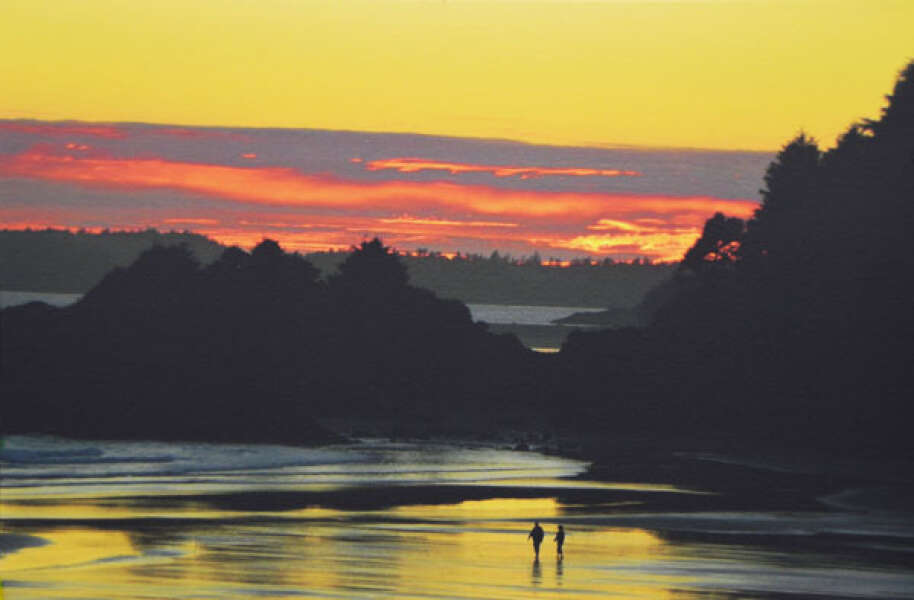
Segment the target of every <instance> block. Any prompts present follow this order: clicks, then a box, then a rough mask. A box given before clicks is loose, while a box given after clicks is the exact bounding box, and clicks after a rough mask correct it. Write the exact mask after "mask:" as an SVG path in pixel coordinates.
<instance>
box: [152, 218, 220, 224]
mask: <svg viewBox="0 0 914 600" xmlns="http://www.w3.org/2000/svg"><path fill="white" fill-rule="evenodd" d="M162 223H165V224H168V225H218V224H219V220H218V219H206V218H202V217H189V218H186V219H162Z"/></svg>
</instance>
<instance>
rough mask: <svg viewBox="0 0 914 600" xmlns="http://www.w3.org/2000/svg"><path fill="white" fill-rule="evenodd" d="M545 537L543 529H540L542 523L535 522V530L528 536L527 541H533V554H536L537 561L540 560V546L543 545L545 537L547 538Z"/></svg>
mask: <svg viewBox="0 0 914 600" xmlns="http://www.w3.org/2000/svg"><path fill="white" fill-rule="evenodd" d="M545 535H546V534H545V533H543V528H542V527H540V522H539V521H534V522H533V529H531V530H530V533H529V534H528V535H527V539H528V540H533V552H534V553H535V554H536V556H535V559H536V560H539V558H540V544H542V543H543V537H545Z"/></svg>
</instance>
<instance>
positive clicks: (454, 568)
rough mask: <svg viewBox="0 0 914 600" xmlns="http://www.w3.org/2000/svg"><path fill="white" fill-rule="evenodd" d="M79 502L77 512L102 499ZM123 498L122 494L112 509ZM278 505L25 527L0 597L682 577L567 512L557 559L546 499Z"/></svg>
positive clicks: (355, 590) (445, 588)
mask: <svg viewBox="0 0 914 600" xmlns="http://www.w3.org/2000/svg"><path fill="white" fill-rule="evenodd" d="M59 510H61V511H64V510H69V511H74V507H73V506H70V507H69V508H67V507H66V506H64V507H62V508H60V509H59ZM78 510H80V511H84V512H83V513H82V514H83V515H85V516H86V518H88V515H90V514H95V515H96V516H97V515H98V514H100V513H101V512H104V511H105V510H109V509H108V508H104V507H96V508H95V510H94V511H93V510H89V508H88V507H83V508H79V509H78ZM130 511H131V509H130V507H129V506H122V507H120V508H118V511H117V514H119V515H126V514H130ZM71 514H74V513H72V512H71ZM187 514H193V513H187ZM220 514H222V515H223V516H228V513H220ZM283 515H284V518H283V519H275V518H267V519H265V518H263V517H264V515H263V513H256V514H255V513H248V517H249V519H248V520H239V521H234V522H233V521H231V520H224V519H223V520H214V521H211V522H192V521H188V522H187V523H186V524H184V525H181V524H180V521H181V520H180V519H177V520H172V521H169V524H168V525H163V526H161V527H160V528H156V527H150V526H149V525H148V524H145V525H144V526H143V527H138V528H137V530H136V531H132V530H131V526H130V525H129V524H127V525H123V527H124V530H106V529H96V528H91V527H75V526H73V527H65V528H64V527H59V528H50V529H45V530H33V531H29V532H28V533H29V534H30V535H35V536H38V537H41V538H44V539H45V540H47V541H48V542H50V543H49V544H48V545H46V546H42V547H35V548H25V549H22V550H19V551H18V552H13V553H11V554H8V555H6V556H5V557H4V558H2V559H0V573H3V578H4V579H8V580H11V581H12V580H14V581H16V582H19V583H25V584H28V585H27V586H17V587H16V588H15V596H12V595H11V593H10V592H9V590H7V598H13V597H15V598H46V597H49V596H52V597H59V598H98V597H104V598H111V599H117V600H119V599H127V598H151V597H156V598H157V597H168V598H188V597H192V596H194V597H207V598H241V597H256V596H262V595H269V596H270V597H271V598H294V597H300V595H301V593H303V592H305V593H307V594H308V596H309V597H317V598H330V597H334V598H339V597H345V598H378V597H385V598H429V597H447V598H491V599H500V598H507V599H519V598H529V597H531V596H539V595H542V597H549V598H563V597H567V598H580V597H582V596H583V597H587V596H591V597H606V596H615V597H620V598H660V599H664V598H668V599H672V598H680V599H681V598H684V597H687V596H686V595H684V594H683V593H682V592H675V591H674V590H677V589H681V588H682V587H683V585H685V584H686V583H687V582H686V580H684V579H683V578H673V577H661V576H657V575H651V576H648V575H643V574H639V573H638V572H637V571H636V570H635V569H632V568H631V567H632V566H633V565H637V564H640V563H645V562H649V561H651V560H654V559H660V558H670V556H671V554H673V553H674V552H673V550H672V549H671V547H669V546H668V545H667V544H666V542H664V540H662V539H661V538H659V537H658V536H656V535H654V534H652V533H650V532H648V531H644V530H640V529H621V528H607V527H598V526H592V525H579V524H576V523H574V522H573V521H568V522H566V523H565V525H566V530H567V532H568V539H567V542H566V546H565V556H566V557H565V559H564V560H558V559H557V557H556V554H555V546H554V544H553V543H552V535H553V533H554V532H555V529H556V524H557V523H558V522H562V517H563V514H562V511H561V506H560V505H559V504H557V503H556V501H555V500H554V499H496V500H480V501H467V502H461V503H458V504H449V505H417V506H402V507H397V508H393V509H389V510H376V511H362V512H343V511H329V510H325V509H317V508H315V509H301V510H294V511H286V512H285V513H283ZM145 516H148V515H147V513H144V512H142V511H137V512H133V513H132V517H133V518H140V517H144V518H145ZM171 516H172V517H175V516H177V515H175V514H172V515H171ZM212 516H215V515H212ZM232 516H236V515H235V514H232ZM534 519H536V520H539V521H540V522H541V523H542V524H543V526H544V528H545V529H546V533H547V537H546V540H545V542H544V544H543V547H542V551H541V556H540V560H539V561H538V562H534V560H533V552H532V548H531V545H530V542H529V541H528V540H527V539H526V536H527V532H528V531H529V529H530V527H531V525H532V521H533V520H534ZM176 523H178V524H177V525H176ZM118 526H119V527H120V526H122V525H121V524H120V523H119V524H118ZM31 585H37V586H38V587H30V586H31Z"/></svg>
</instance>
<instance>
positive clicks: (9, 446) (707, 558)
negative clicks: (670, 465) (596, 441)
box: [0, 437, 914, 599]
mask: <svg viewBox="0 0 914 600" xmlns="http://www.w3.org/2000/svg"><path fill="white" fill-rule="evenodd" d="M2 459H3V462H2V465H0V466H2V477H3V480H2V498H0V500H2V504H0V514H2V518H3V520H4V524H3V530H2V535H0V574H2V575H0V576H2V579H3V594H4V595H3V598H6V599H11V598H49V597H53V598H84V599H88V598H113V599H127V598H130V599H139V598H166V597H167V598H216V599H221V598H256V597H270V598H493V599H498V598H529V597H544V598H547V597H548V598H586V597H594V598H605V597H617V598H677V599H698V598H704V599H706V598H709V597H711V598H719V599H731V598H734V599H735V598H761V597H765V598H774V597H778V598H802V597H808V596H810V595H819V596H825V597H829V598H914V570H912V569H911V567H910V566H907V565H910V564H911V562H914V561H908V562H907V564H905V560H904V558H905V557H906V556H910V557H911V558H914V546H912V544H914V524H912V523H911V520H910V518H909V515H908V514H906V513H898V512H892V511H884V510H882V511H866V512H861V511H859V510H847V511H843V510H835V509H834V508H831V509H829V508H828V507H827V506H826V505H824V504H823V505H822V510H821V511H802V512H801V511H797V512H789V513H788V512H779V513H771V512H758V511H748V510H747V511H729V512H723V511H694V510H691V511H682V510H677V509H675V507H676V506H677V502H678V501H679V500H681V499H687V500H689V501H690V502H695V501H696V500H697V501H698V502H699V503H700V502H701V501H702V499H703V498H712V497H713V494H712V492H711V491H710V490H696V489H679V488H677V487H675V486H672V485H662V484H644V483H639V482H593V481H586V480H582V479H579V478H574V477H576V476H579V475H580V474H581V473H582V472H584V470H585V467H586V464H585V463H583V462H581V461H575V460H570V459H564V458H558V457H553V456H545V455H541V454H538V453H535V452H513V451H510V450H501V449H497V448H494V447H490V446H476V447H469V446H466V445H452V444H438V443H423V444H394V443H389V442H384V441H377V440H375V441H367V442H366V443H363V444H354V445H345V446H333V447H326V448H319V449H308V448H290V447H283V446H251V445H209V444H166V443H134V442H82V441H80V442H74V441H64V440H58V439H54V438H38V437H11V438H7V440H6V444H5V447H4V449H3V450H2ZM699 505H700V504H699ZM533 520H539V521H541V522H542V523H543V525H544V527H545V529H546V531H547V538H546V541H545V542H544V544H543V549H542V555H541V557H540V559H539V561H534V560H533V554H532V551H531V548H530V547H529V545H528V544H529V542H527V541H526V539H525V538H526V535H527V532H528V531H529V529H530V527H531V524H532V521H533ZM558 523H562V524H564V526H565V528H566V530H567V531H568V539H567V542H566V555H565V557H564V559H562V560H559V559H558V558H557V557H556V554H555V547H554V544H553V543H552V542H551V539H552V533H553V532H554V531H555V528H556V525H557V524H558ZM822 540H824V543H822Z"/></svg>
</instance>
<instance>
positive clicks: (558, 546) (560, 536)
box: [554, 525, 565, 558]
mask: <svg viewBox="0 0 914 600" xmlns="http://www.w3.org/2000/svg"><path fill="white" fill-rule="evenodd" d="M554 539H555V554H556V556H558V557H559V558H565V551H564V550H562V545H563V544H564V543H565V528H564V527H562V526H561V525H559V530H558V531H556V532H555V538H554Z"/></svg>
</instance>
